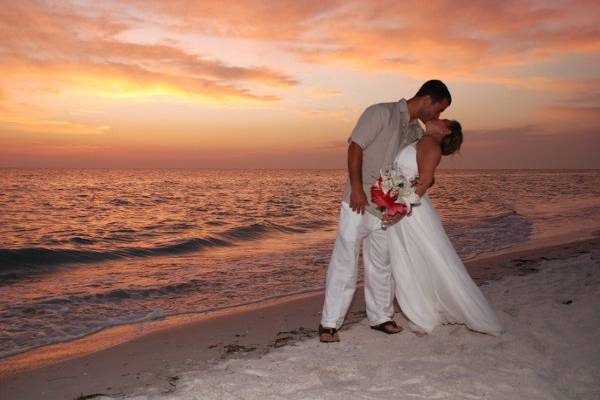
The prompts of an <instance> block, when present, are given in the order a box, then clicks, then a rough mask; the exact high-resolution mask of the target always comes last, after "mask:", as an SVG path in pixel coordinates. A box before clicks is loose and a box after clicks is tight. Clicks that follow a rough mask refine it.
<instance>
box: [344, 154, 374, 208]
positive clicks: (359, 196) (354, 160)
mask: <svg viewBox="0 0 600 400" xmlns="http://www.w3.org/2000/svg"><path fill="white" fill-rule="evenodd" d="M362 160H363V149H362V148H361V147H360V146H359V145H358V144H356V143H354V142H351V143H350V146H349V147H348V176H349V177H350V187H351V188H352V191H351V193H350V208H351V209H352V210H353V211H355V212H357V213H359V214H363V213H364V212H365V207H366V206H367V205H368V204H369V202H368V201H367V195H366V194H365V191H364V189H363V180H362Z"/></svg>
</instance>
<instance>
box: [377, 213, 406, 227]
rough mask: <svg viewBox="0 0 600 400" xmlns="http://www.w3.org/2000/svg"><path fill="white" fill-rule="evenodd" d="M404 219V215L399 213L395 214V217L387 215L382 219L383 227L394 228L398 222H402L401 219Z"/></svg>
mask: <svg viewBox="0 0 600 400" xmlns="http://www.w3.org/2000/svg"><path fill="white" fill-rule="evenodd" d="M402 217H403V215H402V214H400V213H398V214H395V215H387V214H385V215H384V216H383V219H382V221H383V225H385V226H386V227H388V226H392V225H394V224H395V223H396V222H398V221H400V219H401V218H402Z"/></svg>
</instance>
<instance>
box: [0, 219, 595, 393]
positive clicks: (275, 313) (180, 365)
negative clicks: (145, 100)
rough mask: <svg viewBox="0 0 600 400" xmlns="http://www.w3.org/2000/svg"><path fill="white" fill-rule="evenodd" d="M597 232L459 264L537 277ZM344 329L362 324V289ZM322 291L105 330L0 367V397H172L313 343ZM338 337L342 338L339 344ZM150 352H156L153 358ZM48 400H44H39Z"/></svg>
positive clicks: (478, 273) (488, 272)
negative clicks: (223, 370)
mask: <svg viewBox="0 0 600 400" xmlns="http://www.w3.org/2000/svg"><path fill="white" fill-rule="evenodd" d="M599 234H600V232H599V231H598V230H597V229H588V230H585V231H581V232H578V233H577V234H572V233H569V234H566V235H560V236H557V237H554V238H540V239H534V240H532V241H530V242H527V243H525V244H522V245H517V246H514V247H511V248H507V249H504V250H501V251H498V252H494V253H488V254H485V255H483V256H481V257H477V258H474V259H471V260H468V261H466V262H465V265H466V266H467V269H468V270H469V273H470V274H471V276H472V277H473V279H474V280H475V282H477V284H478V285H483V284H486V283H487V282H490V281H494V280H498V279H501V278H503V277H505V276H509V275H526V274H530V273H534V272H537V268H536V265H538V264H540V263H542V262H544V261H546V260H564V259H569V258H572V257H576V256H578V255H581V254H582V252H586V250H585V249H586V248H589V247H590V246H593V245H597V242H598V238H599ZM357 289H359V290H357V292H356V296H355V300H354V302H353V304H352V307H351V309H350V311H349V313H348V318H347V321H346V323H345V324H344V325H345V327H347V326H349V325H352V324H355V323H357V322H359V321H361V320H362V319H364V317H365V313H364V299H363V291H362V286H359V287H358V288H357ZM322 296H323V291H316V292H310V293H303V294H296V295H292V296H285V297H282V298H277V299H271V300H267V301H262V302H260V303H253V304H248V305H242V306H239V307H235V308H233V309H231V308H227V309H222V310H219V311H216V312H210V313H203V314H200V315H197V314H193V315H183V316H181V315H180V316H176V317H168V318H165V319H164V320H158V321H149V322H145V323H141V324H134V325H123V326H118V327H113V328H108V329H105V330H103V331H100V332H98V333H95V334H93V335H89V336H86V337H84V338H81V339H77V340H74V341H70V342H65V343H60V344H55V345H50V346H45V347H41V348H38V349H35V350H31V351H28V352H25V353H21V354H18V355H15V356H11V357H8V358H4V359H1V360H0V395H2V396H0V397H4V394H5V392H6V395H7V396H6V398H19V399H27V398H54V396H55V395H56V394H57V393H59V394H60V396H58V397H59V398H75V397H76V396H77V395H81V394H84V395H85V394H90V393H104V394H106V395H111V396H119V395H123V394H128V393H131V392H132V391H135V390H139V389H143V388H145V387H147V386H157V385H158V386H160V387H164V388H165V390H169V389H172V388H173V387H174V385H175V384H176V383H175V382H176V380H177V376H178V375H179V374H181V373H183V372H186V371H190V370H202V369H204V368H207V367H209V366H210V365H212V364H213V363H215V362H218V361H220V360H223V359H227V358H232V357H233V358H258V357H260V356H262V355H264V354H266V353H268V352H269V351H270V350H271V349H273V348H278V347H282V346H285V345H286V344H290V343H294V342H297V341H299V340H302V339H306V338H310V337H314V336H316V329H315V328H316V326H317V325H318V320H319V317H320V311H321V306H322ZM343 334H344V332H343V330H342V332H341V336H342V340H344V339H343ZM156 349H160V351H158V352H156V351H155V350H156ZM45 396H50V397H45Z"/></svg>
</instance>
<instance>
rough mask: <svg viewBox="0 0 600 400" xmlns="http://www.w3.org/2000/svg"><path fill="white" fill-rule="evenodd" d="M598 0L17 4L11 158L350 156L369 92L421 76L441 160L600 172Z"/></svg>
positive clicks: (123, 162) (246, 163) (318, 162)
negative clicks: (442, 88)
mask: <svg viewBox="0 0 600 400" xmlns="http://www.w3.org/2000/svg"><path fill="white" fill-rule="evenodd" d="M599 26H600V7H599V6H598V3H597V2H595V1H586V0H582V1H556V2H546V1H533V2H532V1H520V0H514V1H503V2H494V1H481V2H471V1H431V2H427V5H423V4H422V2H417V1H326V2H323V1H286V0H282V1H274V2H269V1H260V0H249V1H238V2H235V3H226V2H222V1H212V0H207V1H198V2H192V1H177V0H174V1H168V2H164V1H141V0H120V1H104V2H91V1H84V0H80V1H18V2H13V3H11V4H10V5H7V6H4V7H0V74H1V76H2V78H1V80H0V167H77V168H79V167H101V168H105V167H106V168H113V167H118V168H121V167H144V168H145V167H176V168H195V167H202V168H228V167H231V168H343V167H344V165H345V159H344V157H345V150H346V139H347V137H348V135H349V134H350V131H351V130H352V128H353V126H354V123H355V122H356V119H357V118H358V116H359V115H360V113H361V112H362V110H363V109H364V108H365V107H367V106H368V105H370V104H373V103H377V102H384V101H397V100H398V99H400V98H402V97H406V98H408V97H411V96H412V95H413V94H414V93H415V92H416V90H417V89H418V87H419V86H420V84H421V83H422V82H424V81H425V80H427V79H432V78H436V79H442V80H443V81H445V82H446V83H447V85H448V87H449V88H450V90H451V92H452V94H453V104H452V106H451V107H450V108H449V109H448V110H447V111H446V112H445V113H444V115H443V116H444V117H446V118H451V119H458V120H459V121H461V123H462V125H463V127H464V129H465V135H466V137H465V145H464V147H463V150H462V151H461V153H462V154H461V155H458V156H456V157H454V158H452V159H449V160H445V161H444V164H443V165H444V166H445V167H447V168H600V157H599V156H598V154H599V152H600V28H599Z"/></svg>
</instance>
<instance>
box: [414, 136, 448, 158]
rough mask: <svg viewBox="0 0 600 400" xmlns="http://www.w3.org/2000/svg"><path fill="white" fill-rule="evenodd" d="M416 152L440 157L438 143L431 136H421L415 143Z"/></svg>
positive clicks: (440, 150)
mask: <svg viewBox="0 0 600 400" xmlns="http://www.w3.org/2000/svg"><path fill="white" fill-rule="evenodd" d="M417 151H418V152H419V153H424V154H425V153H426V154H431V155H438V154H439V155H441V154H442V148H441V147H440V143H439V142H438V141H437V140H435V138H434V137H433V136H423V137H422V138H421V140H419V142H418V143H417Z"/></svg>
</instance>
